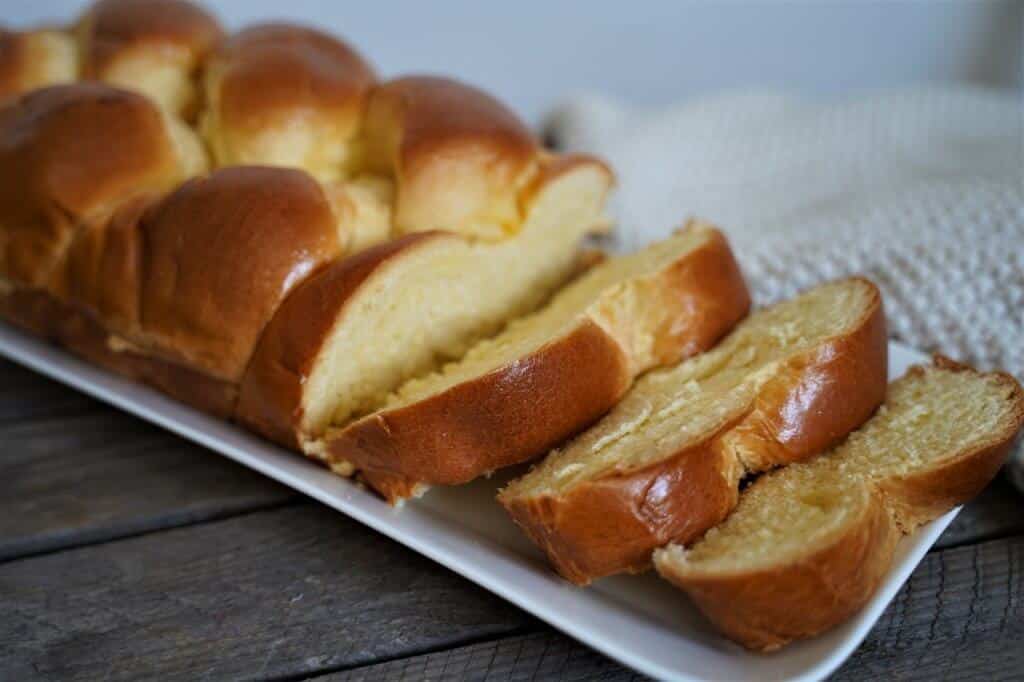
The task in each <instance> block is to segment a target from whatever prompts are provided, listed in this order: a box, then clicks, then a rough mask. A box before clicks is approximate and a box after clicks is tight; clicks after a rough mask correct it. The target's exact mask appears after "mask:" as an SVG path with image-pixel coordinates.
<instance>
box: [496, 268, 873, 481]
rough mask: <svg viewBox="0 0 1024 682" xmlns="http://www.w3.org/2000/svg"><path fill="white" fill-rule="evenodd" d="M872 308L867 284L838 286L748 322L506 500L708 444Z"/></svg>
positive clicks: (655, 379)
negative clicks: (778, 379)
mask: <svg viewBox="0 0 1024 682" xmlns="http://www.w3.org/2000/svg"><path fill="white" fill-rule="evenodd" d="M874 300H875V294H874V290H873V289H872V287H871V286H870V285H869V284H868V283H867V282H864V281H862V280H856V279H852V280H841V281H838V282H833V283H829V284H825V285H822V286H819V287H817V288H815V289H812V290H811V291H809V292H807V293H805V294H803V295H801V296H798V297H796V298H794V299H791V300H789V301H786V302H783V303H779V304H777V305H775V306H772V307H770V308H767V309H764V310H761V311H759V312H757V313H755V314H753V315H751V316H750V317H749V318H747V320H745V321H744V322H742V323H741V324H740V325H739V326H738V327H737V328H736V329H735V330H733V332H732V333H731V334H730V335H729V336H727V337H726V338H725V339H724V340H723V341H722V342H721V343H719V344H718V346H716V347H715V348H713V349H712V350H710V351H708V352H706V353H702V354H700V355H697V356H695V357H693V358H691V359H689V360H686V361H684V362H682V363H681V364H679V365H676V366H675V367H672V368H668V369H663V370H656V371H653V372H651V373H649V374H647V375H646V376H644V377H642V378H641V379H640V380H639V381H638V382H637V383H636V384H635V385H634V387H633V388H632V389H631V390H630V392H629V393H627V394H626V397H625V398H623V400H622V401H621V402H620V403H619V404H618V405H617V406H616V407H615V409H613V410H612V411H611V412H610V413H609V414H608V415H607V416H606V417H605V418H604V419H602V420H601V421H600V422H598V423H597V424H596V425H595V426H594V427H593V428H591V429H590V430H588V431H585V432H584V433H583V434H581V435H580V436H578V437H577V438H576V439H574V440H572V441H570V442H569V444H568V445H566V446H565V447H564V448H562V449H561V450H556V451H553V452H552V453H551V454H550V455H548V457H547V458H546V459H545V460H543V461H542V462H541V463H540V464H539V465H537V466H536V467H535V468H534V469H533V470H532V471H531V472H530V473H528V474H527V475H525V476H523V477H522V478H520V479H518V480H516V481H513V482H512V483H510V484H509V486H508V487H506V488H505V490H504V491H502V495H503V496H506V497H517V496H521V495H522V496H525V495H543V494H557V493H559V492H562V491H565V490H567V489H569V488H571V487H572V486H573V485H575V484H578V483H580V482H583V481H586V480H592V479H596V478H600V477H601V476H603V475H606V474H609V473H613V472H628V471H632V470H636V469H639V468H642V467H644V466H647V465H650V464H653V463H656V462H658V461H661V460H663V459H664V458H666V457H670V456H672V455H673V454H675V453H676V452H679V451H680V450H683V449H685V448H687V447H688V446H691V445H695V444H697V443H699V442H701V441H702V440H704V439H706V438H707V437H708V436H709V435H711V434H712V433H715V432H716V431H718V430H719V429H720V428H722V427H723V426H725V425H726V424H728V423H730V422H733V421H734V420H736V419H737V418H739V417H740V416H742V415H743V414H745V413H746V412H747V411H749V410H750V409H751V407H752V404H753V401H754V399H755V397H756V396H757V394H758V391H759V389H760V387H761V386H762V385H764V383H765V382H767V381H768V380H770V379H771V378H773V377H774V376H775V375H776V373H777V371H778V369H779V368H780V366H781V365H782V364H783V363H784V362H785V361H786V360H788V359H790V358H792V357H794V356H796V355H798V354H800V353H803V352H805V351H808V350H809V349H813V348H815V347H816V346H819V345H821V344H823V343H825V342H827V341H828V340H830V339H832V338H834V337H836V336H839V335H842V334H845V333H848V332H849V331H850V330H851V329H853V328H855V327H856V325H858V324H859V323H860V321H861V320H862V319H863V318H864V316H865V315H866V314H867V312H868V310H869V309H870V307H871V306H872V305H873V303H874ZM736 454H737V456H738V457H739V458H740V461H741V462H742V461H743V453H742V452H737V453H736Z"/></svg>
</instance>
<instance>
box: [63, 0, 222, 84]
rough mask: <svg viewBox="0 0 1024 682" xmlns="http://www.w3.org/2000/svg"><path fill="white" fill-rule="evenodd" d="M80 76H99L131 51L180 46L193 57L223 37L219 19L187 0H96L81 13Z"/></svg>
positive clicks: (191, 58)
mask: <svg viewBox="0 0 1024 682" xmlns="http://www.w3.org/2000/svg"><path fill="white" fill-rule="evenodd" d="M80 30H82V31H83V32H84V33H85V35H84V36H83V46H82V77H83V78H87V79H99V80H102V79H103V77H104V73H105V71H106V70H107V69H108V68H109V67H110V65H111V63H112V62H114V61H116V60H117V59H119V58H120V57H122V56H124V55H125V54H126V53H129V52H131V51H134V50H140V49H144V50H153V51H154V52H158V51H167V50H175V51H177V50H180V51H182V52H185V53H187V54H188V60H189V61H190V62H191V63H194V64H198V62H199V61H200V60H201V59H202V58H203V57H204V56H205V55H206V54H207V53H208V52H209V51H210V50H211V49H212V48H213V46H214V45H215V44H216V43H217V41H218V40H220V38H221V36H222V32H221V28H220V24H219V23H218V22H217V20H216V19H215V18H214V17H213V15H211V14H210V13H208V12H207V11H206V10H204V9H202V8H201V7H199V6H198V5H195V4H193V3H191V2H187V1H186V0H99V1H98V2H96V3H95V4H93V5H92V7H91V8H90V9H89V11H88V12H87V13H86V15H85V16H84V17H83V18H82V28H81V29H80Z"/></svg>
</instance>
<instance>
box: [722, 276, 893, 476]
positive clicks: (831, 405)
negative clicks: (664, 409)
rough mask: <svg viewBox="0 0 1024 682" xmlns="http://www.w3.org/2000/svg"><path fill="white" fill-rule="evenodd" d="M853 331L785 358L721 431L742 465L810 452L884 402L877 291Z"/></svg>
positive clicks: (884, 348)
mask: <svg viewBox="0 0 1024 682" xmlns="http://www.w3.org/2000/svg"><path fill="white" fill-rule="evenodd" d="M852 280H854V281H860V282H863V283H864V284H866V285H867V286H868V287H869V288H870V290H871V294H872V299H873V300H872V303H871V305H869V307H868V309H867V311H866V312H865V315H864V317H863V318H862V319H861V320H860V321H859V322H858V323H857V324H856V325H854V328H853V331H851V332H850V333H849V334H844V335H842V336H839V337H837V338H834V339H832V340H830V341H828V342H827V343H824V344H822V345H820V346H818V347H817V348H814V349H812V350H810V351H808V352H806V353H803V354H801V355H799V356H797V357H795V358H792V359H791V360H790V361H789V362H787V363H786V366H785V367H784V368H782V369H781V370H780V371H779V372H778V373H777V374H776V375H775V376H774V377H773V378H772V379H771V380H770V381H768V382H767V383H766V384H765V385H764V386H763V387H762V388H761V390H760V392H759V393H758V396H757V399H756V400H755V402H754V407H753V409H752V410H751V412H750V413H749V414H748V415H747V416H746V417H745V418H744V419H743V421H742V422H740V423H739V424H737V425H736V426H735V428H733V429H732V430H731V431H730V433H729V434H728V439H729V444H730V446H731V447H732V448H733V449H734V451H735V452H736V454H737V456H738V457H739V458H740V461H741V462H742V463H743V465H744V467H745V468H746V469H747V470H748V471H765V470H767V469H770V468H772V467H774V466H779V465H784V464H789V463H791V462H798V461H800V460H802V459H806V458H807V457H810V456H811V455H814V454H817V453H818V452H821V451H823V450H825V449H827V448H829V447H831V446H833V445H835V444H836V443H838V442H839V441H840V440H842V439H843V438H845V437H846V435H847V434H849V433H850V431H852V430H854V429H856V428H857V427H858V426H860V425H861V424H863V423H864V422H865V421H866V420H867V419H868V417H870V416H871V415H872V414H873V413H874V411H875V408H877V407H878V406H879V405H881V404H882V401H883V400H885V391H886V386H887V383H888V375H889V364H888V363H889V342H888V334H887V332H886V323H885V312H884V310H883V307H882V295H881V293H880V292H879V291H878V287H876V286H875V284H874V283H873V282H871V281H869V280H867V279H864V278H861V277H854V278H852Z"/></svg>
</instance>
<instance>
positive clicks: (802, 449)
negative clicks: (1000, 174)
mask: <svg viewBox="0 0 1024 682" xmlns="http://www.w3.org/2000/svg"><path fill="white" fill-rule="evenodd" d="M864 281H865V282H867V280H864ZM867 283H868V284H869V285H870V287H871V290H872V292H873V294H874V301H873V305H871V306H870V307H869V309H868V311H867V312H866V314H865V316H864V317H863V319H861V320H860V321H859V323H858V324H856V325H855V326H854V328H853V329H852V331H851V332H850V333H849V334H845V335H842V336H840V337H837V338H834V339H832V340H830V341H828V342H826V343H824V344H822V345H821V346H820V347H818V348H816V349H813V350H812V351H810V352H807V353H804V354H802V355H800V356H797V357H795V358H793V359H792V360H791V361H789V362H788V363H787V365H786V366H785V367H783V368H782V369H781V370H780V371H779V372H778V374H777V376H776V377H775V378H773V379H772V380H770V381H768V382H767V383H766V384H765V385H764V387H763V388H762V390H761V392H760V393H759V394H758V396H757V398H756V399H755V401H754V405H753V407H752V409H751V411H750V412H748V413H746V414H744V415H743V416H741V417H740V418H739V419H738V420H737V421H734V422H732V423H730V424H728V425H726V426H725V427H724V428H722V429H721V430H719V431H718V432H717V433H714V434H709V436H708V438H707V439H706V440H704V441H703V442H701V443H699V444H696V445H693V446H691V447H689V448H687V449H685V450H682V451H678V452H675V453H666V454H665V457H664V458H663V459H661V460H660V461H659V462H658V463H657V464H654V465H650V466H648V467H645V468H643V469H640V470H637V471H630V472H619V471H611V472H609V473H607V474H605V475H604V476H602V477H600V478H598V479H595V480H591V481H585V482H583V483H580V484H578V485H576V486H574V488H573V490H572V492H571V493H569V494H564V493H562V494H559V495H558V496H550V495H545V496H541V497H537V498H525V499H524V498H516V497H512V496H509V495H500V496H499V501H500V502H501V503H502V504H503V505H504V506H505V508H506V509H508V511H509V513H510V514H512V516H513V518H514V519H515V520H516V523H517V524H519V526H520V527H521V528H522V529H523V530H524V531H525V532H526V533H527V535H529V536H530V537H531V538H534V539H538V540H540V544H541V546H542V547H543V548H544V549H545V550H546V551H547V552H548V558H549V559H550V560H551V562H552V564H553V565H554V566H555V568H556V569H557V570H558V571H559V572H560V573H561V574H562V575H563V576H564V577H565V578H567V579H568V580H570V581H571V582H574V583H576V584H580V585H583V584H587V583H589V582H590V581H592V580H595V579H597V578H600V577H603V576H606V575H612V574H614V573H618V572H621V571H629V572H639V571H641V570H644V569H645V568H647V567H648V566H649V565H650V556H651V552H653V551H654V550H655V549H656V548H658V547H660V546H662V545H664V544H666V543H668V542H673V541H674V542H680V543H684V544H685V543H686V542H689V541H691V540H693V539H694V538H696V537H698V536H699V535H701V534H702V533H703V532H704V531H706V530H707V529H708V528H710V527H711V526H713V525H715V524H717V523H718V522H719V521H721V520H722V519H723V518H724V517H725V515H726V514H728V513H729V512H730V511H731V510H732V508H733V507H734V506H735V504H736V500H737V494H738V489H737V485H738V481H739V478H740V477H741V476H742V474H743V471H744V468H745V469H746V470H749V471H763V470H765V469H768V468H770V467H772V466H775V465H779V464H785V463H788V462H794V461H799V460H801V459H805V458H807V457H810V456H812V455H814V454H816V453H818V452H820V451H821V450H822V449H824V448H827V447H829V446H831V445H834V444H835V443H837V442H838V441H839V440H841V439H842V438H843V437H845V436H846V435H847V434H848V433H849V432H850V431H852V430H853V429H855V428H857V427H858V426H860V425H861V424H862V423H863V422H864V421H865V420H867V419H868V417H870V416H871V414H872V413H873V412H874V410H875V408H877V407H878V405H879V404H881V402H882V400H883V399H884V398H885V387H886V377H887V374H888V366H887V361H888V351H887V348H888V346H887V341H886V332H885V315H884V312H883V311H882V303H881V296H880V294H879V293H878V289H877V288H876V287H875V286H874V284H871V283H870V282H867ZM687 476H694V477H695V480H693V481H689V480H687V478H686V477H687ZM659 486H663V487H666V488H667V489H666V490H665V495H664V498H665V499H664V501H660V502H659V505H657V506H655V505H652V502H651V495H652V491H653V492H654V493H658V494H659V495H658V499H659V500H660V498H661V495H660V493H661V491H662V488H661V487H659ZM668 489H671V491H672V493H671V494H669V492H668ZM652 509H653V510H656V511H657V513H653V512H652Z"/></svg>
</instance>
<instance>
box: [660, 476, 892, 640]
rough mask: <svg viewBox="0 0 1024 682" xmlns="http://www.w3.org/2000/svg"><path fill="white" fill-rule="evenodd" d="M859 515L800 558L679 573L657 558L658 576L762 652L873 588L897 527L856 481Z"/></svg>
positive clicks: (840, 611) (825, 621)
mask: <svg viewBox="0 0 1024 682" xmlns="http://www.w3.org/2000/svg"><path fill="white" fill-rule="evenodd" d="M861 491H862V495H863V499H861V500H860V502H859V506H858V513H859V515H858V517H857V518H856V519H853V520H851V521H849V522H846V523H844V524H843V528H842V531H841V533H839V534H838V535H837V536H835V537H832V538H830V539H829V541H828V542H827V543H825V544H824V545H823V546H822V547H820V548H817V549H815V550H814V551H812V552H810V553H808V554H807V555H806V556H801V557H800V560H799V561H794V562H790V563H786V564H783V565H781V566H773V567H767V568H763V569H760V570H754V571H744V572H737V573H731V574H729V573H716V574H714V575H707V576H701V575H700V574H698V573H690V572H687V573H685V574H682V575H681V574H678V573H677V572H676V571H675V570H674V568H675V566H674V564H673V561H671V560H664V561H662V560H660V558H659V561H658V562H657V567H658V572H659V573H660V574H661V576H662V577H663V578H665V579H667V580H669V581H670V582H672V583H673V584H675V585H676V586H678V587H680V588H682V589H683V590H685V591H686V593H687V595H689V597H690V598H691V599H693V601H694V602H695V603H696V605H697V606H698V608H700V610H701V611H702V612H703V613H704V614H705V615H706V616H707V617H708V618H709V619H710V620H711V621H712V622H713V623H714V624H715V626H716V627H717V628H718V629H719V630H721V631H722V632H723V633H724V634H725V635H727V636H728V637H729V638H731V639H733V640H735V641H737V642H739V643H740V644H742V645H744V646H746V647H748V648H751V649H756V650H760V651H772V650H774V649H778V648H779V647H781V646H783V645H785V644H787V643H788V642H790V641H792V640H794V639H800V638H804V637H811V636H813V635H816V634H819V633H821V632H824V631H825V630H828V629H829V628H831V627H833V626H835V625H837V624H839V623H841V622H843V621H844V620H846V619H847V618H849V617H850V616H851V615H853V614H854V613H856V612H857V611H858V610H860V609H861V607H863V606H864V604H866V603H867V602H868V600H869V599H870V598H871V595H873V594H874V593H875V590H876V589H877V588H878V585H879V584H880V583H881V581H882V578H883V577H884V576H885V574H886V572H887V571H888V570H889V566H890V565H891V563H892V556H893V551H894V549H895V546H896V542H897V540H898V539H899V538H900V531H899V528H898V527H897V526H896V523H895V522H894V521H893V519H892V517H891V516H890V515H889V512H888V511H887V509H886V507H885V504H884V503H883V502H882V500H881V498H880V497H879V496H878V495H877V494H876V493H874V492H872V491H871V489H870V488H869V487H868V486H861Z"/></svg>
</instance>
